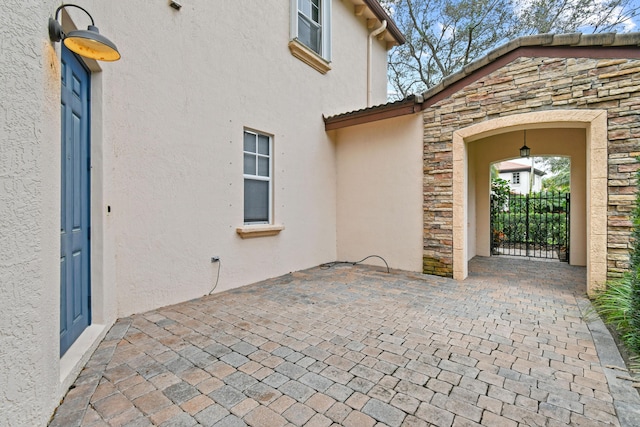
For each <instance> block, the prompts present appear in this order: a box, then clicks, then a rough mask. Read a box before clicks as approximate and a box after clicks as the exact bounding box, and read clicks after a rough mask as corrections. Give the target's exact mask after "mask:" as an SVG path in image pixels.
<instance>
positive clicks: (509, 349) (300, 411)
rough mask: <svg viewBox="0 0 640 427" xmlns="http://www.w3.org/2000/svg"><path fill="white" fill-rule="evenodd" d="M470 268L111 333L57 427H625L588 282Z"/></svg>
mask: <svg viewBox="0 0 640 427" xmlns="http://www.w3.org/2000/svg"><path fill="white" fill-rule="evenodd" d="M637 65H638V67H640V61H639V62H638V64H637ZM458 101H461V100H458ZM458 101H455V102H458ZM431 148H433V147H430V149H431ZM429 155H431V154H429ZM469 268H470V272H471V273H470V276H469V278H468V279H466V280H465V281H463V282H457V281H453V280H450V279H446V278H441V277H435V276H426V275H421V274H416V273H408V272H402V271H392V272H391V273H389V274H387V273H386V271H384V270H380V269H379V268H376V267H367V266H351V265H340V266H335V267H334V268H330V269H322V268H313V269H309V270H305V271H299V272H294V273H291V274H289V275H286V276H282V277H278V278H274V279H269V280H266V281H264V282H261V283H258V284H255V285H249V286H245V287H242V288H238V289H233V290H229V291H224V292H221V293H219V294H216V295H211V296H205V297H202V298H199V299H195V300H192V301H188V302H185V303H182V304H176V305H173V306H170V307H163V308H160V309H157V310H154V311H151V312H148V313H141V314H136V315H133V316H131V317H129V318H126V319H120V320H118V321H117V322H116V324H115V325H114V326H113V327H112V328H111V330H110V331H109V332H108V334H107V337H106V338H105V340H104V341H103V342H102V343H101V344H100V345H99V346H98V349H97V350H96V352H95V353H94V355H93V356H92V357H91V358H90V360H89V362H88V363H87V366H86V368H85V370H83V371H82V372H81V374H80V376H79V377H78V379H77V380H76V383H75V384H74V388H72V389H70V390H69V392H68V393H67V396H66V398H65V399H64V401H63V403H62V405H61V406H60V407H59V408H58V409H57V411H56V414H55V415H54V417H53V419H52V421H51V423H50V426H51V427H58V426H65V427H66V426H83V427H98V426H106V425H128V426H130V427H136V426H138V427H139V426H149V425H159V426H188V427H190V426H195V425H203V426H213V425H216V426H222V427H225V426H227V427H236V426H242V425H251V426H268V427H278V426H285V425H287V426H303V425H305V426H309V427H329V426H332V425H333V426H340V425H344V426H364V427H367V426H376V427H382V426H392V427H393V426H404V427H412V426H415V427H417V426H421V427H422V426H430V425H435V426H446V427H451V426H456V427H466V426H478V425H482V426H486V427H496V426H497V427H503V426H504V427H517V426H519V425H522V426H524V425H548V426H560V425H567V424H569V425H589V426H592V425H593V426H599V425H603V426H604V425H614V426H618V425H622V427H632V426H633V425H634V424H633V422H632V421H625V420H626V419H632V418H633V415H632V414H633V413H634V412H633V411H634V410H636V411H637V412H636V413H640V398H638V399H639V400H638V403H634V401H633V399H632V397H633V396H634V395H636V397H637V392H635V390H630V392H627V391H625V394H624V399H625V401H624V402H622V400H621V399H622V398H621V394H617V393H618V390H619V389H620V387H621V385H619V384H618V385H616V386H612V385H611V384H610V383H609V381H610V379H609V377H608V376H607V375H609V373H608V371H607V369H606V368H605V367H604V366H603V365H604V363H602V362H601V361H600V359H599V354H600V353H599V351H598V349H599V347H598V345H596V344H597V342H596V341H595V340H594V339H593V337H592V335H591V329H590V328H591V327H592V326H593V325H592V324H591V323H590V324H587V323H586V322H585V321H584V320H583V317H582V310H583V307H586V306H587V305H588V302H587V300H586V299H585V296H584V295H585V274H584V268H581V267H573V266H568V265H566V264H561V263H559V262H558V263H552V262H547V263H544V264H540V263H534V262H528V261H521V260H513V259H507V258H500V257H491V258H474V259H473V260H472V261H471V262H470V264H469ZM603 328H604V326H603ZM611 342H613V341H611ZM599 345H602V344H599ZM607 350H608V351H614V352H617V349H616V348H615V346H613V347H612V348H611V349H609V348H607ZM607 354H608V353H607ZM601 357H609V356H601ZM613 375H615V374H613ZM629 396H631V397H629ZM627 399H632V400H630V401H628V400H627ZM621 409H622V410H626V411H627V412H626V414H627V415H625V416H621V418H620V419H619V418H617V414H619V413H620V412H619V411H620V410H621ZM618 416H619V415H618ZM624 417H626V418H624ZM623 418H624V419H623ZM625 422H626V424H624V423H625ZM629 423H631V424H629Z"/></svg>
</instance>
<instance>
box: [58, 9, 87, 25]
mask: <svg viewBox="0 0 640 427" xmlns="http://www.w3.org/2000/svg"><path fill="white" fill-rule="evenodd" d="M65 7H76V8H78V9H80V10H81V11H83V12H84V13H86V14H87V16H88V17H89V19H91V25H96V23H95V22H94V21H93V16H91V14H90V13H89V12H87V9H85V8H84V7H80V6H78V5H77V4H63V5H61V6H58V8H57V9H56V14H55V20H56V21H57V20H58V14H59V13H60V11H61V10H62V9H64V8H65Z"/></svg>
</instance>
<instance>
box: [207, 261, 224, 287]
mask: <svg viewBox="0 0 640 427" xmlns="http://www.w3.org/2000/svg"><path fill="white" fill-rule="evenodd" d="M217 262H218V274H217V276H216V284H215V285H213V288H212V289H211V291H209V295H211V292H213V291H215V290H216V288H217V287H218V280H220V269H221V268H222V261H220V260H218V261H217Z"/></svg>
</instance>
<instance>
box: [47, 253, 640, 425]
mask: <svg viewBox="0 0 640 427" xmlns="http://www.w3.org/2000/svg"><path fill="white" fill-rule="evenodd" d="M470 271H471V275H470V277H469V278H468V279H467V280H465V281H463V282H456V281H454V280H450V279H445V278H440V277H434V276H426V275H420V274H413V273H408V272H403V271H392V272H391V273H390V274H387V273H386V271H384V270H382V269H379V268H373V267H366V266H355V267H354V266H351V265H336V266H334V267H333V268H330V269H322V268H313V269H310V270H305V271H301V272H296V273H292V274H288V275H285V276H282V277H278V278H275V279H272V280H267V281H264V282H260V283H257V284H254V285H250V286H246V287H243V288H240V289H235V290H232V291H227V292H223V293H220V294H214V295H211V296H205V297H203V298H199V299H197V300H193V301H189V302H185V303H182V304H178V305H174V306H170V307H165V308H161V309H158V310H154V311H151V312H147V313H143V314H138V315H135V316H132V317H129V318H125V319H120V320H119V321H118V322H117V323H116V324H115V325H114V326H113V328H112V329H111V331H110V332H109V333H108V335H107V337H106V338H105V339H104V341H103V342H102V343H101V344H100V346H99V347H98V349H97V350H96V352H95V353H94V355H93V356H92V357H91V359H90V361H89V362H88V363H87V366H86V367H85V369H84V370H83V371H82V372H81V374H80V376H79V377H78V379H77V381H76V382H75V384H74V386H73V387H72V388H71V389H70V390H69V392H68V394H67V396H66V397H65V399H64V402H63V403H62V405H61V406H60V407H59V408H58V410H57V412H56V415H55V417H54V418H53V420H52V422H51V423H50V425H51V426H65V427H66V426H77V425H82V426H105V425H117V426H148V425H161V426H196V425H205V426H213V425H215V426H242V425H251V426H269V427H272V426H285V425H295V426H300V425H306V426H330V425H344V426H374V425H378V426H382V425H388V426H428V425H436V426H476V425H484V426H560V425H567V424H570V425H577V426H600V425H603V426H604V425H614V426H617V425H623V426H632V425H639V424H634V423H637V422H640V421H638V420H640V399H638V394H637V392H636V391H635V390H634V389H632V388H630V383H629V384H627V382H625V381H624V380H621V379H619V378H616V377H617V376H624V375H628V373H626V372H624V371H620V370H617V369H615V368H612V367H611V366H609V365H608V363H617V362H618V360H619V359H616V357H618V358H619V354H618V353H617V350H616V349H615V345H613V343H612V341H610V336H609V335H608V334H607V333H606V330H603V329H604V328H603V327H602V324H601V322H599V321H595V322H592V323H589V324H587V323H586V322H585V320H583V316H582V311H581V310H584V308H585V304H586V298H585V269H584V268H579V267H571V266H567V265H566V264H561V263H536V262H531V261H522V260H514V259H505V258H500V257H494V258H475V259H474V260H472V261H471V263H470ZM592 332H593V333H592ZM594 337H595V339H594ZM620 364H621V362H620V363H618V366H619V365H620ZM619 367H620V368H622V367H623V366H619ZM636 417H637V418H636Z"/></svg>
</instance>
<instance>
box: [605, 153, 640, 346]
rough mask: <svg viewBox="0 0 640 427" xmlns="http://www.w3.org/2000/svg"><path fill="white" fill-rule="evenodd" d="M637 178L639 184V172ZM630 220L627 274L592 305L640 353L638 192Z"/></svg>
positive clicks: (639, 218)
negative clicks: (631, 221)
mask: <svg viewBox="0 0 640 427" xmlns="http://www.w3.org/2000/svg"><path fill="white" fill-rule="evenodd" d="M637 160H639V161H640V159H637ZM636 177H637V178H638V182H640V171H638V173H637V174H636ZM632 219H633V231H632V235H631V243H632V245H633V247H632V250H631V254H630V260H631V266H630V269H629V270H630V271H629V272H628V273H627V274H625V275H624V277H623V278H622V279H620V280H616V281H611V282H608V283H607V287H606V289H604V290H603V291H602V292H600V293H598V294H597V295H596V296H595V299H594V301H593V305H594V307H595V309H596V311H597V312H598V313H599V314H600V316H601V317H602V319H603V320H604V321H605V322H606V323H608V324H610V325H611V326H613V327H614V328H615V329H616V330H617V332H618V333H619V334H620V337H621V338H622V341H623V342H624V343H625V344H626V346H627V347H628V348H629V349H630V350H632V351H634V352H636V353H640V192H639V191H638V190H637V189H636V206H635V208H634V211H633V214H632Z"/></svg>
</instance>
